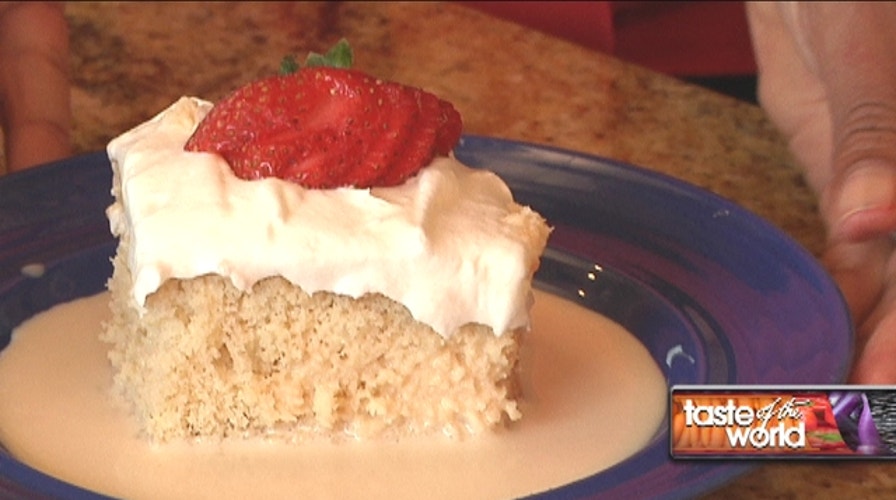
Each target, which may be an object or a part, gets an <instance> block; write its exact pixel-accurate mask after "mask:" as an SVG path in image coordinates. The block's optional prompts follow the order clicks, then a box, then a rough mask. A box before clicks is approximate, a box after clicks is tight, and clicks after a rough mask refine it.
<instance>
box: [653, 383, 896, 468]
mask: <svg viewBox="0 0 896 500" xmlns="http://www.w3.org/2000/svg"><path fill="white" fill-rule="evenodd" d="M669 409H670V414H669V425H670V428H669V449H670V453H671V455H672V457H673V458H731V457H766V456H771V457H781V456H784V457H800V456H806V455H809V456H813V457H833V458H843V457H869V456H870V457H886V458H896V453H894V451H893V450H892V449H891V447H890V445H888V444H887V443H888V442H890V441H889V440H892V441H893V442H896V388H894V387H890V388H862V387H856V386H825V387H818V388H812V387H808V388H807V387H792V388H788V387H749V386H716V387H708V386H676V387H674V388H673V389H672V392H671V397H670V404H669ZM890 409H892V415H889V414H885V413H883V412H889V411H890ZM875 415H877V417H875ZM875 418H877V421H875ZM890 422H892V425H890V424H889V423H890ZM889 427H892V429H889ZM878 430H881V432H878ZM890 435H892V436H893V438H892V439H891V438H890V437H889V436H890Z"/></svg>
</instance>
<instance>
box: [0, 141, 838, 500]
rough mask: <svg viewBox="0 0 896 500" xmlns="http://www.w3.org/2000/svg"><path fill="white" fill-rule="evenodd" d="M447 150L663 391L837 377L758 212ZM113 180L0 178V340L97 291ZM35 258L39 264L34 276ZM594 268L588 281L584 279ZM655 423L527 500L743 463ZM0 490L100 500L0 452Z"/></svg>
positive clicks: (788, 248) (798, 274)
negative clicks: (533, 223) (529, 227)
mask: <svg viewBox="0 0 896 500" xmlns="http://www.w3.org/2000/svg"><path fill="white" fill-rule="evenodd" d="M457 156H458V157H459V159H460V160H461V161H463V162H465V163H467V164H469V165H471V166H477V167H488V168H489V169H490V170H493V171H495V172H497V173H498V174H499V175H500V176H501V177H503V178H504V179H505V181H507V183H508V184H509V185H510V187H511V189H512V190H513V192H514V194H515V196H516V198H517V199H518V200H519V201H520V202H521V203H523V204H527V205H531V206H532V207H533V208H535V209H536V210H537V211H539V212H540V213H541V214H542V215H544V216H545V217H546V218H547V219H548V221H549V222H550V224H551V225H552V226H554V227H555V230H554V233H553V234H552V236H551V241H550V242H549V248H548V250H547V252H546V254H545V257H544V259H543V262H542V265H541V268H540V269H539V272H538V275H537V277H536V278H537V285H538V286H539V287H540V288H542V289H544V290H546V291H548V292H551V293H554V294H557V295H560V296H563V297H566V298H569V299H571V300H574V301H577V302H579V303H580V304H582V305H583V306H585V307H588V308H591V309H593V310H595V311H597V312H599V313H601V314H604V315H606V316H608V317H609V318H611V319H613V320H615V321H616V322H618V323H620V324H621V325H623V326H624V327H626V328H627V329H628V330H630V331H631V332H633V334H634V335H636V336H637V337H638V339H640V341H641V342H643V344H644V345H645V346H646V347H647V349H648V350H649V351H650V352H651V354H652V355H653V357H654V358H655V359H656V362H657V364H658V365H659V366H660V367H661V368H662V370H663V372H664V373H665V375H666V378H667V379H668V382H669V385H670V386H671V385H672V384H713V385H718V384H741V385H743V384H788V385H798V384H808V385H815V384H836V383H841V382H843V380H844V378H845V375H846V372H847V370H848V363H849V359H850V356H851V349H852V341H853V332H852V329H851V326H850V321H849V316H848V313H847V312H846V309H845V306H844V303H843V300H842V298H841V296H840V294H839V292H838V291H837V289H836V288H835V286H834V284H833V282H832V281H831V280H830V278H829V277H828V275H827V274H826V273H825V272H824V271H823V270H822V269H821V268H820V267H819V266H818V265H817V264H816V262H815V260H814V259H813V258H812V256H811V255H809V254H808V253H806V252H805V251H804V250H803V249H802V248H801V247H800V246H799V245H797V244H796V243H795V242H794V241H792V240H791V239H790V238H788V237H787V236H785V235H784V234H782V233H781V232H780V231H778V230H777V229H775V228H774V227H773V226H771V225H769V224H768V223H766V222H764V221H763V220H761V219H760V218H758V217H756V216H755V215H752V214H750V213H748V212H746V211H745V210H744V209H742V208H740V207H738V206H737V205H735V204H732V203H731V202H729V201H726V200H724V199H722V198H720V197H718V196H715V195H713V194H711V193H708V192H706V191H704V190H701V189H698V188H695V187H693V186H691V185H688V184H685V183H683V182H680V181H677V180H675V179H671V178H669V177H666V176H662V175H659V174H656V173H652V172H649V171H646V170H643V169H640V168H637V167H632V166H629V165H624V164H620V163H617V162H614V161H610V160H606V159H603V158H598V157H594V156H589V155H584V154H580V153H574V152H570V151H564V150H559V149H552V148H546V147H542V146H536V145H532V144H525V143H520V142H513V141H507V140H500V139H492V138H486V137H476V136H465V137H464V138H463V140H462V143H461V144H460V146H459V147H458V149H457ZM109 186H110V171H109V164H108V161H107V160H106V157H105V154H104V153H96V154H90V155H85V156H80V157H76V158H73V159H70V160H66V161H63V162H59V163H55V164H51V165H46V166H42V167H38V168H36V169H32V170H30V171H27V172H24V173H20V174H14V175H9V176H6V177H4V178H0V346H5V345H6V344H7V343H8V342H9V336H10V332H11V330H12V329H13V328H14V327H15V326H17V325H18V324H19V323H21V322H22V321H23V320H25V319H27V318H28V317H30V316H32V315H34V314H35V313H38V312H40V311H42V310H44V309H47V308H49V307H51V306H53V305H55V304H57V303H60V302H64V301H69V300H72V299H75V298H77V297H82V296H87V295H92V294H95V293H98V292H100V291H101V290H102V289H103V288H104V285H105V281H106V278H107V277H108V276H109V275H110V273H111V266H110V264H109V258H110V256H111V255H112V253H113V252H114V248H115V242H114V241H113V240H112V238H111V236H110V235H109V230H108V225H107V222H106V218H105V214H104V210H105V208H106V206H107V205H108V204H109V203H110V201H111V199H110V196H109ZM34 264H39V265H42V266H43V269H44V272H43V274H42V275H41V276H40V277H39V278H35V277H31V276H33V275H34V273H31V272H30V271H31V270H32V269H34ZM595 265H597V266H598V268H599V269H601V271H600V273H599V274H600V279H596V280H595V279H590V278H589V277H588V274H589V273H593V272H594V270H595ZM581 292H585V293H581ZM583 297H584V298H583ZM595 334H597V332H596V333H595ZM822 343H824V346H825V348H824V349H819V348H818V346H819V345H821V344H822ZM666 427H667V426H665V425H664V426H663V427H662V430H661V431H660V433H659V434H657V435H656V436H655V438H654V439H653V441H652V442H651V443H650V445H648V446H647V447H646V448H645V449H643V450H642V451H641V452H639V453H637V454H636V455H634V456H632V457H631V458H629V459H627V460H625V461H623V462H621V463H619V464H617V465H615V466H614V467H612V468H610V469H608V470H605V471H602V472H599V473H596V474H594V475H592V476H589V477H584V478H582V479H581V480H579V481H577V482H574V483H572V484H568V485H565V486H563V487H562V488H558V489H556V490H551V491H547V492H543V493H541V494H539V495H536V496H538V497H545V498H555V497H557V498H559V497H562V498H587V497H590V496H595V495H599V494H601V495H612V496H613V497H634V498H644V497H648V496H656V497H668V498H686V497H692V496H695V495H698V494H700V493H705V492H707V491H709V490H711V489H713V488H716V487H718V486H720V485H721V484H723V483H725V482H726V481H729V480H730V479H732V478H733V477H735V476H737V475H739V474H742V473H743V472H745V471H746V470H747V468H748V467H750V465H749V464H747V463H744V462H695V461H687V462H673V461H672V460H671V459H670V458H669V449H668V440H669V437H668V433H667V431H666V430H665V428H666ZM38 432H39V431H38ZM555 452H556V453H563V450H556V451H555ZM0 494H2V495H3V496H4V497H8V496H13V497H34V496H44V495H49V496H56V497H66V498H73V497H74V498H97V495H95V494H92V493H90V492H86V491H83V490H81V489H79V488H77V487H75V486H72V485H69V484H65V483H63V482H61V481H58V480H56V479H53V478H51V477H49V476H46V475H44V474H42V473H40V472H39V471H36V470H34V469H31V468H29V467H28V466H26V465H24V464H22V463H20V462H18V461H16V460H15V459H14V458H12V457H10V456H9V455H8V454H5V453H0Z"/></svg>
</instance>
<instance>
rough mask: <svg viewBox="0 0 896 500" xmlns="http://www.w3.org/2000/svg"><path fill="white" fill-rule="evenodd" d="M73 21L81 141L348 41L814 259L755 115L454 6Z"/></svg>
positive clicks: (817, 489) (491, 122) (811, 475)
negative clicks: (647, 176) (740, 211)
mask: <svg viewBox="0 0 896 500" xmlns="http://www.w3.org/2000/svg"><path fill="white" fill-rule="evenodd" d="M66 12H67V17H68V19H69V21H70V24H71V30H72V31H71V45H72V74H73V79H74V81H73V87H72V103H73V104H72V105H73V110H74V119H75V121H74V129H73V134H74V143H75V147H76V149H77V152H90V151H96V150H99V149H102V148H104V147H105V144H106V142H107V141H108V140H109V139H110V138H112V137H113V136H115V135H117V134H119V133H120V132H123V131H124V130H126V129H128V128H130V127H131V126H133V125H135V124H137V123H139V122H141V121H143V120H145V119H147V118H149V117H150V116H152V115H154V114H155V113H157V112H158V111H160V110H162V109H163V108H164V107H166V106H167V105H168V104H169V103H170V102H172V101H174V100H175V99H176V98H178V97H179V96H181V95H196V96H200V97H205V98H208V99H211V100H215V99H218V98H220V97H221V96H223V95H224V94H225V93H227V92H228V91H229V90H231V89H232V88H234V87H235V86H237V85H238V84H241V83H244V82H246V81H248V80H250V79H253V78H255V77H257V76H260V75H264V74H268V73H270V72H273V71H275V70H276V67H277V64H278V62H279V59H280V57H281V56H282V55H284V54H287V53H305V52H307V51H308V50H318V51H320V50H325V49H326V48H327V47H329V46H330V45H332V43H334V42H335V41H337V40H338V39H339V38H340V37H343V36H344V37H346V38H348V39H349V40H350V42H351V43H352V46H353V48H354V50H355V57H356V66H357V67H359V68H361V69H364V70H367V71H370V72H371V73H373V74H376V75H378V76H380V77H382V78H387V79H394V80H399V81H402V82H405V83H409V84H413V85H417V86H420V87H423V88H426V89H428V90H431V91H433V92H435V93H438V94H440V95H441V96H443V97H445V98H447V99H448V100H450V101H452V102H453V103H454V104H455V106H456V107H457V108H458V109H459V110H460V111H461V113H462V115H463V116H464V120H465V131H466V132H468V133H473V134H482V135H490V136H496V137H502V138H509V139H519V140H524V141H530V142H535V143H539V144H548V145H553V146H558V147H563V148H569V149H574V150H578V151H584V152H588V153H593V154H597V155H601V156H607V157H611V158H615V159H618V160H622V161H625V162H630V163H633V164H637V165H640V166H643V167H646V168H649V169H652V170H656V171H659V172H663V173H666V174H669V175H672V176H675V177H678V178H681V179H684V180H686V181H688V182H691V183H693V184H696V185H698V186H701V187H704V188H707V189H709V190H711V191H714V192H716V193H718V194H720V195H722V196H724V197H726V198H729V199H731V200H734V201H735V202H737V203H739V204H741V205H742V206H744V207H746V208H747V209H749V210H751V211H753V212H755V213H757V214H759V215H760V216H762V217H764V218H766V219H768V220H769V221H771V222H772V223H773V224H775V225H777V226H778V227H780V228H781V229H783V230H784V231H785V232H786V233H788V234H790V235H791V236H792V237H793V238H794V239H796V240H797V241H798V242H800V243H801V244H802V245H804V246H805V247H806V248H807V249H808V250H809V251H810V252H812V253H813V254H815V255H818V253H819V252H820V250H821V248H822V244H823V241H824V230H823V226H822V223H821V222H820V220H819V219H818V217H817V216H816V212H815V208H816V207H815V203H814V197H813V196H812V194H811V192H809V190H808V189H807V187H806V186H805V184H804V183H803V182H802V180H801V176H800V174H799V172H798V171H797V170H796V168H795V167H794V164H793V162H792V160H791V159H790V158H789V156H788V154H787V150H786V147H785V145H784V143H783V142H782V140H781V138H780V137H779V136H778V134H777V133H776V131H775V130H774V128H773V127H772V126H771V125H770V123H769V122H768V121H767V120H766V119H765V118H764V116H763V114H762V112H761V110H759V109H758V108H756V107H754V106H750V105H748V104H744V103H741V102H738V101H735V100H732V99H729V98H727V97H723V96H720V95H716V94H713V93H710V92H707V91H705V90H702V89H699V88H696V87H693V86H689V85H686V84H683V83H680V82H678V81H676V80H673V79H670V78H667V77H664V76H660V75H657V74H655V73H652V72H649V71H646V70H642V69H640V68H636V67H633V66H631V65H627V64H625V63H623V62H620V61H618V60H616V59H613V58H610V57H607V56H605V55H602V54H600V53H596V52H592V51H588V50H586V49H583V48H581V47H579V46H576V45H573V44H571V43H568V42H564V41H561V40H558V39H555V38H551V37H548V36H545V35H542V34H540V33H538V32H534V31H531V30H529V29H526V28H522V27H519V26H517V25H514V24H510V23H507V22H504V21H499V20H497V19H494V18H491V17H488V16H485V15H483V14H481V13H478V12H476V11H473V10H469V9H466V8H463V7H460V6H457V5H453V4H439V3H420V4H384V3H377V2H363V3H342V2H337V3H311V4H300V3H274V4H265V3H257V2H252V3H248V2H247V3H224V4H222V3H174V4H156V3H152V2H141V3H126V4H116V3H101V4H94V3H79V2H72V3H69V4H68V5H67V7H66ZM893 495H896V463H894V464H888V463H885V464H882V463H873V462H863V463H848V464H842V463H839V464H830V463H827V464H825V463H813V462H809V463H806V462H801V463H785V464H780V463H779V464H768V465H760V466H759V467H758V468H757V470H756V471H755V472H753V473H751V474H748V475H746V476H744V477H742V478H739V479H737V480H735V481H734V482H732V483H730V484H728V485H726V486H724V487H723V488H721V489H719V490H717V491H715V492H713V493H711V494H709V495H708V497H707V498H713V499H715V498H718V499H722V498H742V497H762V498H810V497H811V498H831V497H843V498H867V497H890V496H893Z"/></svg>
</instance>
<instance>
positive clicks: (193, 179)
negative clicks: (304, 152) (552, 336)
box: [107, 97, 549, 337]
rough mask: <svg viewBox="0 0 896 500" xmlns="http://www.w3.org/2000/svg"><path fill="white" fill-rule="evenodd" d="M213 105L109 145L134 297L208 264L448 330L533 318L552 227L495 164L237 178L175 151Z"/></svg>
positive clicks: (248, 280) (204, 157) (198, 103)
mask: <svg viewBox="0 0 896 500" xmlns="http://www.w3.org/2000/svg"><path fill="white" fill-rule="evenodd" d="M211 108H212V104H211V103H209V102H207V101H204V100H201V99H197V98H193V97H183V98H181V99H179V100H178V101H176V102H175V103H174V104H172V105H171V106H170V107H169V108H168V109H166V110H164V111H162V112H161V113H159V114H158V115H157V116H155V117H154V118H152V119H151V120H149V121H147V122H145V123H143V124H141V125H138V126H137V127H135V128H133V129H132V130H130V131H128V132H126V133H124V134H122V135H121V136H119V137H117V138H115V139H114V140H112V141H111V142H110V143H109V145H108V147H107V152H108V155H109V158H110V160H111V163H112V168H113V175H114V181H113V189H112V191H113V194H114V195H115V198H116V202H115V203H114V204H113V205H111V206H110V207H109V208H108V209H107V215H108V218H109V221H110V228H111V231H112V233H113V234H114V235H115V236H118V237H120V238H122V239H126V243H127V247H128V249H129V254H128V255H127V259H128V265H129V268H130V271H131V274H132V276H133V298H134V300H135V301H136V303H137V304H138V305H139V306H140V307H143V306H144V304H145V300H146V297H147V296H148V295H150V294H152V293H153V292H154V291H156V290H157V289H158V288H159V286H161V285H162V283H164V282H165V281H166V280H168V279H170V278H182V279H189V278H194V277H197V276H201V275H204V274H208V273H216V274H219V275H221V276H225V277H228V278H229V279H230V280H231V282H232V283H233V284H234V286H236V287H237V288H239V289H240V290H244V291H245V290H249V289H251V287H252V285H253V284H254V283H256V282H257V281H259V280H261V279H264V278H266V277H270V276H278V275H279V276H282V277H284V278H286V279H287V280H289V281H290V282H292V283H293V284H295V285H298V286H300V287H302V288H303V289H304V290H305V291H307V292H309V293H313V292H316V291H321V290H326V291H331V292H334V293H339V294H345V295H349V296H352V297H359V296H361V295H363V294H365V293H371V292H377V293H381V294H383V295H385V296H387V297H389V298H391V299H393V300H395V301H398V302H400V303H402V304H404V305H405V306H406V307H407V308H408V309H409V310H410V312H411V314H412V315H413V316H414V318H415V319H417V320H418V321H422V322H424V323H427V324H429V325H430V326H431V327H432V328H433V329H434V330H435V331H436V332H438V333H439V334H441V335H442V336H445V337H448V336H450V335H451V334H452V333H454V332H455V331H456V330H457V329H458V328H459V327H461V326H463V325H464V324H467V323H471V322H475V323H481V324H484V325H487V326H490V327H491V328H492V329H493V330H494V331H495V332H496V334H499V335H500V334H502V333H504V332H505V331H509V330H514V329H517V328H523V327H528V325H529V306H530V297H531V276H532V272H533V271H534V269H535V268H536V267H537V265H538V259H539V257H540V255H541V252H542V251H543V249H544V245H545V242H546V240H547V236H548V233H549V228H548V227H547V225H546V224H545V222H544V220H543V219H542V218H541V217H540V216H539V215H538V214H537V213H535V212H534V211H532V210H530V209H529V208H528V207H524V206H521V205H519V204H517V203H515V202H514V200H513V197H512V195H511V193H510V190H509V189H508V187H507V186H506V184H504V182H503V181H502V180H501V179H500V178H499V177H498V176H496V175H495V174H493V173H491V172H488V171H485V170H479V169H472V168H469V167H466V166H464V165H463V164H461V163H460V162H458V161H457V160H456V159H454V158H451V157H449V158H446V157H439V158H436V159H435V160H433V161H432V163H431V164H430V165H428V166H427V167H425V168H423V169H422V170H421V171H420V172H419V173H418V174H417V175H416V176H414V177H412V178H411V179H409V180H408V181H407V182H405V183H404V184H402V185H399V186H394V187H387V188H371V189H354V188H338V189H326V190H321V189H306V188H304V187H302V186H299V185H297V184H294V183H292V182H288V181H283V180H280V179H276V178H269V179H262V180H252V181H247V180H242V179H239V178H237V177H236V176H235V175H234V174H233V172H232V171H231V169H230V167H229V165H228V164H227V162H226V161H225V160H224V159H223V158H222V157H220V156H219V155H216V154H211V153H196V152H188V151H184V149H183V146H184V144H185V143H186V141H187V139H188V138H189V137H190V135H191V134H192V133H193V130H194V129H195V127H196V126H197V125H198V123H199V122H200V121H201V120H202V118H203V117H204V116H205V115H206V113H208V111H209V110H210V109H211Z"/></svg>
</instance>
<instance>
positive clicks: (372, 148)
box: [184, 67, 462, 188]
mask: <svg viewBox="0 0 896 500" xmlns="http://www.w3.org/2000/svg"><path fill="white" fill-rule="evenodd" d="M461 128H462V124H461V119H460V115H459V114H458V113H457V111H456V110H455V109H454V107H453V106H451V104H450V103H448V102H446V101H443V100H441V99H439V98H438V97H436V96H434V95H432V94H430V93H427V92H424V91H422V90H420V89H417V88H413V87H407V86H404V85H400V84H397V83H392V82H383V81H380V80H377V79H375V78H373V77H371V76H369V75H367V74H365V73H362V72H359V71H354V70H347V69H336V68H327V67H314V68H304V69H302V70H299V71H298V72H296V73H294V74H292V75H287V76H277V77H270V78H267V79H264V80H259V81H257V82H254V83H251V84H249V85H247V86H245V87H242V88H241V89H238V90H237V91H236V92H234V93H233V94H231V95H230V96H228V97H227V98H225V99H223V100H222V101H221V102H219V103H218V104H217V105H216V106H215V107H214V108H213V109H212V110H211V112H209V114H208V116H207V117H206V118H205V119H204V120H203V121H202V122H201V123H200V124H199V126H198V127H197V129H196V131H195V132H194V134H193V136H192V137H190V139H189V140H188V141H187V144H186V145H185V147H184V148H185V149H186V150H188V151H206V152H213V153H218V154H220V155H221V156H223V157H224V158H225V159H226V160H227V161H228V162H229V163H230V165H231V168H232V169H233V171H234V172H235V174H236V175H237V176H239V177H241V178H244V179H258V178H263V177H270V176H275V177H279V178H283V179H288V180H291V181H293V182H297V183H299V184H302V185H304V186H307V187H312V188H333V187H339V186H354V187H359V188H365V187H371V186H387V185H395V184H398V183H401V182H403V181H404V180H405V179H407V178H408V177H410V176H412V175H414V174H415V173H416V172H417V171H418V170H419V169H420V168H422V167H424V166H425V165H427V164H428V163H429V162H430V161H431V160H432V158H433V156H435V155H437V154H438V155H447V154H448V153H449V152H450V151H451V149H452V148H453V147H454V146H455V145H456V144H457V141H458V140H459V138H460V134H461Z"/></svg>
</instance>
